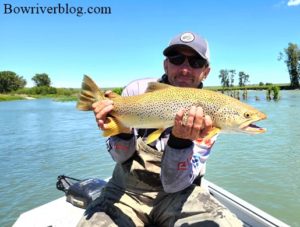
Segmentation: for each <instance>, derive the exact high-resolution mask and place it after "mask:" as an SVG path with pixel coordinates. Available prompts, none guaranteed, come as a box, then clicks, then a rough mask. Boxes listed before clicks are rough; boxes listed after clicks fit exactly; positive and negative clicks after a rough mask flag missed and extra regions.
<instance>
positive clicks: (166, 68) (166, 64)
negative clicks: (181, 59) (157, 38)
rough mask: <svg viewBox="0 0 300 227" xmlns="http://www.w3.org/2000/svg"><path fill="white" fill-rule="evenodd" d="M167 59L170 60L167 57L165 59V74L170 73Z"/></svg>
mask: <svg viewBox="0 0 300 227" xmlns="http://www.w3.org/2000/svg"><path fill="white" fill-rule="evenodd" d="M167 61H168V60H167V59H165V60H164V70H165V74H168V62H167Z"/></svg>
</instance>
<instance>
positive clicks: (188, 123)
mask: <svg viewBox="0 0 300 227" xmlns="http://www.w3.org/2000/svg"><path fill="white" fill-rule="evenodd" d="M211 129H212V120H211V118H210V117H209V116H204V114H203V110H202V108H201V107H195V106H192V107H191V109H190V110H189V112H188V113H187V115H186V116H185V111H184V110H180V111H179V112H178V113H177V114H176V117H175V123H174V127H173V129H172V134H173V135H174V136H175V137H178V138H181V139H189V140H196V139H198V138H201V137H202V138H203V137H205V136H206V135H207V134H208V132H209V131H210V130H211Z"/></svg>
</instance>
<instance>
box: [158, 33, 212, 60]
mask: <svg viewBox="0 0 300 227" xmlns="http://www.w3.org/2000/svg"><path fill="white" fill-rule="evenodd" d="M179 46H187V47H190V48H192V49H193V50H194V51H196V52H197V53H198V54H199V55H200V56H201V57H203V58H204V59H206V60H207V61H208V62H209V59H210V53H209V47H208V42H207V41H206V40H205V39H204V38H202V37H201V36H199V35H197V34H196V33H193V32H184V33H181V34H179V35H177V36H175V37H174V38H173V39H172V40H171V41H170V43H169V46H168V47H167V48H166V49H165V50H164V51H163V54H164V55H165V56H168V55H170V54H171V53H172V51H174V49H175V48H176V47H179Z"/></svg>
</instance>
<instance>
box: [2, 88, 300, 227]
mask: <svg viewBox="0 0 300 227" xmlns="http://www.w3.org/2000/svg"><path fill="white" fill-rule="evenodd" d="M255 96H258V97H260V101H256V100H255V98H254V97H255ZM247 102H248V103H249V104H251V105H253V106H255V107H257V108H258V109H260V110H262V111H263V112H265V113H266V114H267V115H268V119H267V120H265V121H262V122H260V123H259V125H260V126H263V127H266V128H267V129H268V131H267V132H266V133H265V134H261V135H245V134H221V135H219V138H218V141H217V143H216V144H215V145H214V148H213V152H212V154H211V157H210V159H209V160H208V165H207V174H206V178H207V179H208V180H210V181H212V182H214V183H215V184H217V185H219V186H221V187H223V188H225V189H227V190H228V191H230V192H232V193H233V194H236V195H237V196H239V197H241V198H243V199H245V200H246V201H248V202H250V203H252V204H254V205H255V206H258V207H259V208H261V209H263V210H264V211H266V212H268V213H270V214H271V215H274V216H275V217H277V218H279V219H281V220H282V221H284V222H286V223H288V224H290V225H292V226H300V215H299V211H300V196H299V192H300V181H299V180H298V177H297V176H299V175H300V118H299V114H300V105H299V103H300V91H281V99H280V100H279V101H277V102H275V101H266V100H265V92H262V91H256V92H250V95H249V99H248V100H247ZM0 130H1V132H0V172H1V177H0V191H1V193H0V226H11V225H12V224H13V223H14V222H15V220H16V219H17V218H18V216H19V215H20V214H21V213H23V212H25V211H27V210H29V209H32V208H34V207H37V206H39V205H42V204H44V203H47V202H49V201H52V200H54V199H56V198H59V197H61V196H63V193H62V192H61V191H58V190H56V186H55V183H56V178H57V176H58V175H61V174H65V175H69V176H73V177H75V178H80V179H83V178H87V177H97V178H106V177H109V176H110V175H111V172H112V170H113V167H114V162H113V161H112V159H111V157H110V155H109V154H108V152H107V151H106V145H105V139H104V138H103V137H102V136H101V133H100V131H99V130H98V128H97V125H96V123H95V120H94V115H93V113H91V112H81V111H78V110H76V108H75V102H54V101H51V100H49V99H39V100H23V101H10V102H0Z"/></svg>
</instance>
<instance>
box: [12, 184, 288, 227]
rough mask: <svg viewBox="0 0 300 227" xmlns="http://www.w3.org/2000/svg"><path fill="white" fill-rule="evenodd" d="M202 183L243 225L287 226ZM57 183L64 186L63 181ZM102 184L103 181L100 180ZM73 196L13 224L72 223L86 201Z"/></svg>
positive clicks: (16, 226) (24, 226)
mask: <svg viewBox="0 0 300 227" xmlns="http://www.w3.org/2000/svg"><path fill="white" fill-rule="evenodd" d="M107 180H108V179H106V181H107ZM106 181H104V182H106ZM101 182H103V181H101ZM202 184H203V185H204V186H205V187H207V190H209V192H210V194H211V195H212V196H213V197H215V198H216V199H217V200H218V201H219V202H220V203H222V204H223V205H224V206H226V207H227V208H228V209H229V210H230V211H231V212H233V213H234V214H235V215H236V216H237V217H238V218H239V219H240V220H242V221H243V223H244V226H245V227H252V226H253V227H256V226H257V227H287V226H289V225H288V224H286V223H284V222H283V221H281V220H279V219H277V218H276V217H273V216H272V215H270V214H268V213H266V212H264V211H262V210H261V209H259V208H257V207H255V206H254V205H252V204H250V203H248V202H246V201H245V200H243V199H241V198H239V197H237V196H235V195H233V194H232V193H230V192H228V191H226V190H225V189H223V188H221V187H219V186H217V185H215V184H214V183H212V182H210V181H208V180H206V179H202ZM60 186H63V187H64V186H65V185H60ZM102 186H104V185H103V184H102ZM102 186H101V187H102ZM60 190H61V189H60ZM75 191H76V190H75ZM77 195H78V194H77ZM77 198H78V197H77V196H75V197H72V196H70V195H68V193H66V196H63V197H61V198H58V199H56V200H54V201H51V202H49V203H46V204H44V205H42V206H39V207H37V208H34V209H32V210H29V211H27V212H25V213H22V214H21V215H20V217H19V218H18V219H17V220H16V222H15V223H14V225H13V227H27V226H31V227H42V226H55V227H73V226H76V224H77V223H78V222H79V220H80V218H81V217H82V215H83V213H84V211H85V209H84V207H86V204H85V202H86V201H80V200H78V199H77ZM82 207H83V208H82Z"/></svg>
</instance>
